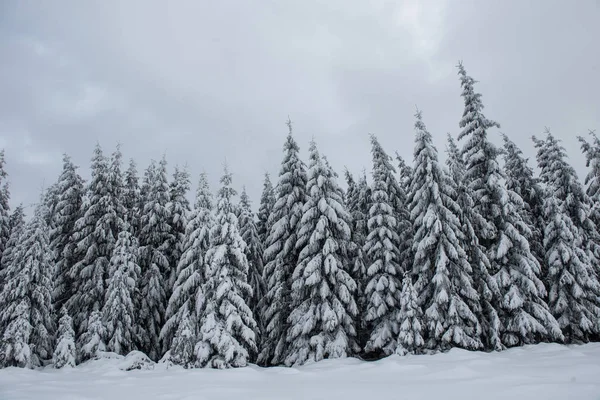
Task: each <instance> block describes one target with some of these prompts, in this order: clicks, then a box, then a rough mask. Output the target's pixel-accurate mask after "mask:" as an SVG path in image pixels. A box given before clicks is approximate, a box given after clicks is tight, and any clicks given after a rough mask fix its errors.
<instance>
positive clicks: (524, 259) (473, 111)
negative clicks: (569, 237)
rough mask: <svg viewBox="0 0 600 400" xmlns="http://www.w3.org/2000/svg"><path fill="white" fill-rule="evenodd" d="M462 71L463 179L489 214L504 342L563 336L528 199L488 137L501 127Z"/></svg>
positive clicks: (483, 226)
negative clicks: (523, 212)
mask: <svg viewBox="0 0 600 400" xmlns="http://www.w3.org/2000/svg"><path fill="white" fill-rule="evenodd" d="M458 70H459V75H460V78H461V85H462V88H463V92H462V97H463V100H464V104H465V109H464V112H463V117H462V119H461V121H460V124H459V125H460V127H461V128H462V129H463V130H462V131H461V133H460V134H459V137H458V138H459V140H464V142H465V144H464V147H463V150H462V154H463V157H464V158H465V162H466V168H465V174H464V179H465V180H466V181H467V182H468V185H469V188H470V190H471V192H472V193H473V194H474V199H473V200H474V211H475V212H477V213H478V214H479V215H481V216H483V218H484V220H483V221H480V222H479V223H477V225H474V229H475V234H476V235H477V237H478V239H479V242H480V243H481V244H482V245H483V246H484V247H485V249H486V252H487V255H488V258H489V260H490V265H491V271H492V273H493V274H494V276H495V279H496V281H497V283H498V288H499V290H500V296H501V297H500V298H499V299H498V302H497V305H498V315H499V317H500V321H501V324H502V325H501V333H502V335H501V338H502V343H503V344H504V345H506V346H517V345H521V344H527V343H534V342H536V341H552V340H560V339H562V334H561V332H560V328H559V326H558V323H557V322H556V320H555V319H554V317H553V316H552V314H550V312H549V311H548V306H547V304H546V303H545V302H544V300H543V298H544V297H545V295H546V290H545V288H544V285H543V283H542V281H541V280H540V278H539V274H540V265H539V263H538V261H537V260H536V258H535V257H534V255H533V254H532V253H531V250H530V248H529V243H528V241H527V236H528V235H529V234H530V232H529V229H528V227H527V225H526V224H525V223H524V222H523V220H522V219H521V216H520V214H519V210H520V208H521V207H523V201H522V199H521V198H520V197H519V195H517V194H516V193H515V192H513V191H510V190H508V189H507V188H506V183H505V175H504V173H503V171H502V170H501V169H500V166H499V164H498V160H497V159H498V155H499V153H500V152H499V150H498V149H497V148H496V147H495V146H494V145H493V144H492V143H491V142H490V141H489V140H488V137H487V132H488V130H489V129H491V128H493V127H497V126H499V125H498V123H496V122H494V121H491V120H488V119H487V118H486V117H485V116H484V115H483V103H482V101H481V94H479V93H475V90H474V83H475V81H474V79H473V78H471V77H470V76H468V75H467V73H466V71H465V69H464V67H463V66H462V64H459V66H458ZM481 222H484V223H481Z"/></svg>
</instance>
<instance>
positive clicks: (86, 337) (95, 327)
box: [77, 310, 106, 363]
mask: <svg viewBox="0 0 600 400" xmlns="http://www.w3.org/2000/svg"><path fill="white" fill-rule="evenodd" d="M85 327H86V328H85V331H84V332H83V334H82V335H81V337H80V339H79V343H80V346H79V348H78V354H77V357H78V362H79V363H82V362H84V361H87V360H90V359H93V358H95V357H96V356H97V355H98V352H100V351H106V344H105V339H104V338H105V337H106V329H105V328H104V325H103V324H102V312H101V311H97V310H95V311H92V312H91V313H90V316H89V318H88V321H87V323H86V324H85Z"/></svg>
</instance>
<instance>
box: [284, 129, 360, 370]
mask: <svg viewBox="0 0 600 400" xmlns="http://www.w3.org/2000/svg"><path fill="white" fill-rule="evenodd" d="M309 151H310V165H309V169H308V174H307V175H308V176H307V178H308V182H307V187H306V192H307V200H306V203H305V204H304V208H303V213H302V219H301V221H300V224H299V227H298V241H297V244H296V248H297V249H298V250H299V258H298V265H297V267H296V269H295V270H294V273H293V275H292V282H293V283H292V293H291V297H292V311H291V313H290V316H289V318H288V322H289V324H290V326H289V329H288V332H287V341H288V353H287V356H286V358H285V364H286V365H302V364H305V363H307V362H314V361H320V360H322V359H325V358H340V357H347V356H349V355H351V354H353V353H355V352H356V351H358V346H357V344H356V329H355V325H354V318H355V317H356V315H357V312H358V309H357V307H356V301H355V292H356V283H355V282H354V280H353V279H352V278H351V277H350V274H349V273H348V272H349V270H350V265H349V261H350V260H349V259H348V256H347V250H348V245H349V242H350V225H349V221H350V215H349V214H348V212H347V211H346V210H345V208H344V204H343V198H342V192H341V190H340V188H339V186H338V185H337V182H336V181H335V175H334V173H333V171H332V170H331V169H330V167H329V166H328V165H327V164H326V163H324V162H323V160H322V159H321V157H320V156H319V153H318V151H317V147H316V144H315V142H314V141H313V142H312V143H311V146H310V150H309Z"/></svg>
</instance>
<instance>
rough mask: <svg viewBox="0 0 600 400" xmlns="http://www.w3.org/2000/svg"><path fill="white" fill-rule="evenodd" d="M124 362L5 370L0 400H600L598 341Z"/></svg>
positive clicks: (0, 374) (0, 381)
mask: <svg viewBox="0 0 600 400" xmlns="http://www.w3.org/2000/svg"><path fill="white" fill-rule="evenodd" d="M121 362H122V361H120V360H114V359H113V360H110V359H108V360H99V361H92V362H88V363H86V364H84V365H81V366H79V367H77V368H75V369H71V370H54V369H51V368H46V369H44V370H41V371H31V370H23V369H17V368H8V369H4V370H0V399H1V400H19V399H27V400H30V399H35V400H47V399H57V400H88V399H108V400H121V399H127V400H133V399H141V400H150V399H158V400H218V399H227V400H230V399H244V400H251V399H260V400H271V399H273V400H275V399H276V400H284V399H311V400H312V399H327V400H334V399H343V400H354V399H360V400H373V399H378V400H379V399H390V400H391V399H394V400H395V399H411V400H417V399H444V400H451V399H460V400H467V399H478V400H479V399H482V398H484V399H486V400H491V399H527V400H531V399H543V400H550V399H561V400H564V399H577V400H585V399H594V400H598V399H600V343H594V344H588V345H583V346H561V345H552V344H541V345H536V346H527V347H523V348H515V349H511V350H508V351H505V352H501V353H492V354H485V353H475V352H467V351H463V350H452V351H450V352H449V353H447V354H437V355H433V356H408V357H398V356H392V357H389V358H387V359H385V360H381V361H378V362H362V361H359V360H356V359H346V360H331V361H323V362H319V363H316V364H312V365H308V366H304V367H301V368H268V369H263V368H259V367H255V366H251V367H248V368H242V369H232V370H224V371H218V370H208V369H196V370H183V369H180V368H171V369H168V370H165V369H164V367H162V368H161V366H160V365H158V366H156V368H155V369H154V370H151V371H130V372H125V371H121V370H120V369H119V368H118V365H119V363H121Z"/></svg>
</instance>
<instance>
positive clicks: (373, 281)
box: [364, 136, 403, 356]
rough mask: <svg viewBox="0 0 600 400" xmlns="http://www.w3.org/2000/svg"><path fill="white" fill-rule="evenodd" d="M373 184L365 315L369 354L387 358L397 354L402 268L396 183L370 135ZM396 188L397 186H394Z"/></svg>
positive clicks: (385, 158) (366, 253)
mask: <svg viewBox="0 0 600 400" xmlns="http://www.w3.org/2000/svg"><path fill="white" fill-rule="evenodd" d="M371 145H372V148H371V153H372V155H373V185H372V192H371V202H370V204H371V206H370V207H371V208H370V209H369V220H368V223H367V232H368V233H367V237H366V240H365V246H364V252H365V255H366V259H367V276H366V283H365V289H364V290H365V314H364V320H365V321H366V323H367V329H368V332H369V339H368V341H367V344H366V346H365V351H366V352H367V353H372V354H373V355H375V356H381V355H384V356H387V355H390V354H392V353H393V352H394V351H396V339H397V338H398V311H399V304H400V292H401V290H402V287H401V276H402V273H403V271H402V268H401V266H400V262H401V260H400V256H401V254H400V249H399V248H398V247H399V242H400V238H399V235H398V219H397V216H398V213H397V212H396V208H395V207H394V204H393V203H392V201H391V198H392V196H391V194H393V193H394V190H395V189H394V187H397V182H395V181H393V180H392V179H395V178H394V176H393V172H394V170H393V167H392V165H391V164H390V156H388V155H387V154H386V152H385V151H384V150H383V148H382V147H381V145H380V144H379V142H378V141H377V139H376V138H375V136H371ZM394 185H395V186H394Z"/></svg>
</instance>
